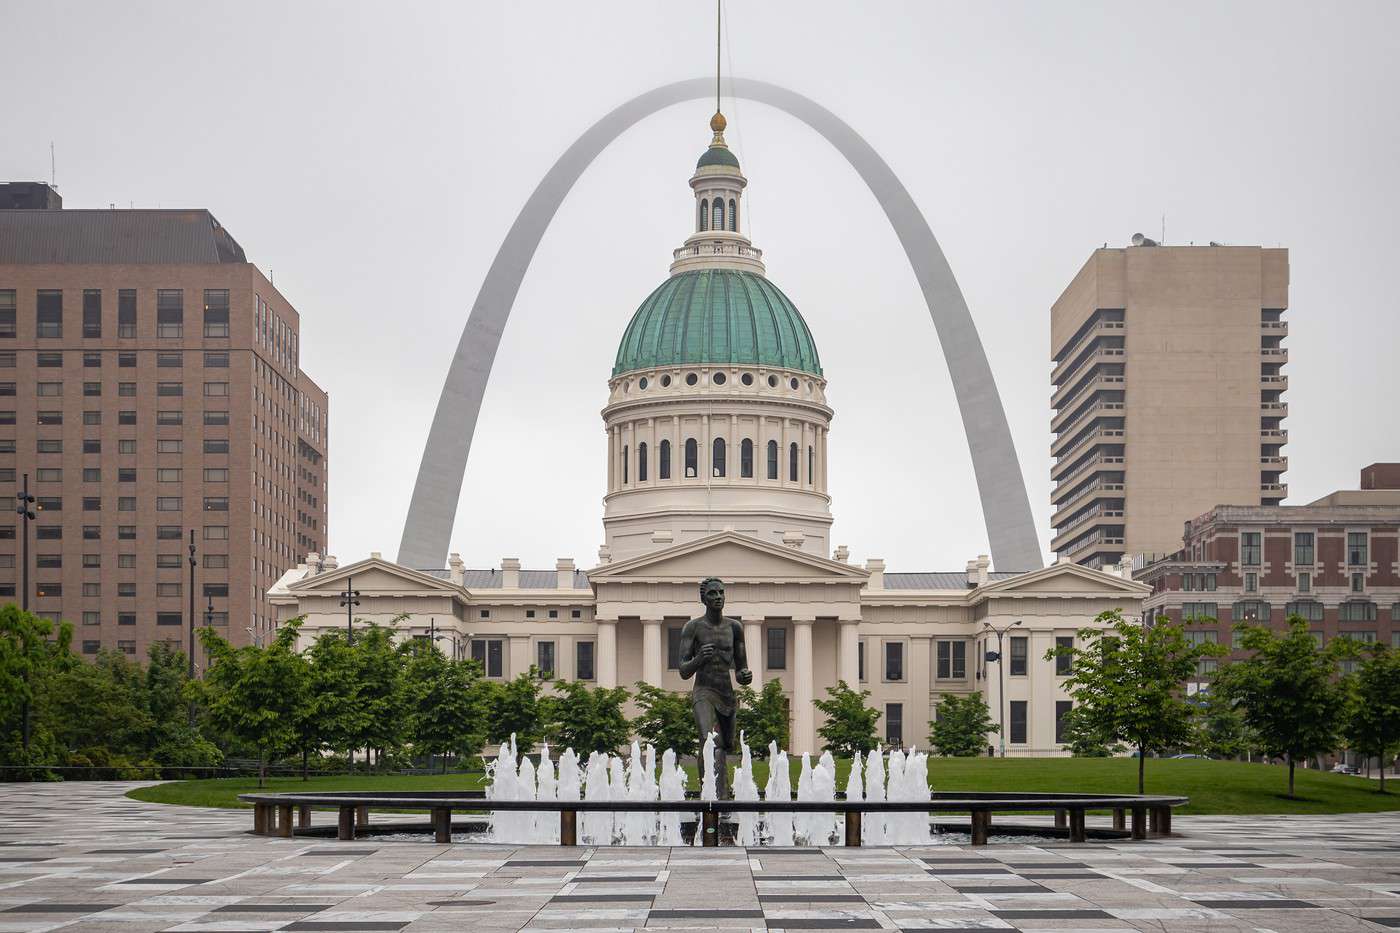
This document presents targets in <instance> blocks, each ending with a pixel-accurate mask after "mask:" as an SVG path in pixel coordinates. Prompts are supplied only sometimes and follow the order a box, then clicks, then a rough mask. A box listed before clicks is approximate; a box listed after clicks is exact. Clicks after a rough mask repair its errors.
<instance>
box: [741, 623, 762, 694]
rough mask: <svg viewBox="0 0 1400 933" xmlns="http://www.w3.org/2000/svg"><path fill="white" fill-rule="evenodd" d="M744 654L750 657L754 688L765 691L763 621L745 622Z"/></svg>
mask: <svg viewBox="0 0 1400 933" xmlns="http://www.w3.org/2000/svg"><path fill="white" fill-rule="evenodd" d="M744 653H745V654H747V655H748V656H749V670H751V671H753V688H754V689H755V690H762V689H763V621H762V620H761V619H745V620H744Z"/></svg>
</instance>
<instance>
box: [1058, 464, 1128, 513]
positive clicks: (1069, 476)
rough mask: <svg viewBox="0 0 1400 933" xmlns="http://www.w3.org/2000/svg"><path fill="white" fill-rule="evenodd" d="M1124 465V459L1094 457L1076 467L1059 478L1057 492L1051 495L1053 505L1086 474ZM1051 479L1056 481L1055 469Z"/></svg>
mask: <svg viewBox="0 0 1400 933" xmlns="http://www.w3.org/2000/svg"><path fill="white" fill-rule="evenodd" d="M1122 465H1123V458H1122V457H1094V458H1092V459H1090V460H1086V461H1085V462H1084V463H1082V464H1080V465H1079V466H1077V467H1075V468H1074V470H1073V471H1072V472H1070V473H1066V474H1065V475H1064V476H1062V477H1059V478H1058V480H1057V481H1056V484H1055V491H1054V492H1052V493H1051V494H1050V502H1051V504H1054V503H1055V502H1056V501H1058V500H1057V499H1056V497H1057V496H1061V495H1063V494H1064V493H1065V492H1066V491H1067V490H1068V489H1069V486H1070V483H1072V482H1073V481H1074V480H1076V479H1078V478H1079V477H1080V476H1081V475H1083V474H1084V473H1087V472H1089V471H1090V470H1102V469H1106V468H1108V467H1112V466H1120V467H1121V466H1122ZM1050 478H1051V479H1056V477H1055V471H1054V469H1053V468H1052V469H1051V470H1050Z"/></svg>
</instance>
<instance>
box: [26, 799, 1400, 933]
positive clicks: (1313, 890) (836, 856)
mask: <svg viewBox="0 0 1400 933" xmlns="http://www.w3.org/2000/svg"><path fill="white" fill-rule="evenodd" d="M132 786H134V785H131V784H119V783H75V784H45V785H14V784H9V785H0V933H10V931H15V933H18V931H46V930H57V929H66V930H71V931H74V933H98V931H119V933H143V931H152V933H155V931H172V933H203V931H209V933H238V931H255V933H264V931H272V930H287V931H292V933H297V931H306V933H381V931H382V933H392V931H403V933H424V931H439V930H442V931H446V930H464V929H465V930H472V929H481V930H516V929H525V930H574V929H583V930H602V929H615V930H631V929H648V930H650V929H668V928H670V929H741V930H747V929H755V930H764V929H767V930H781V929H787V930H826V929H831V930H851V929H871V930H874V929H886V930H944V931H948V930H989V929H1001V930H1056V931H1066V930H1096V931H1104V930H1157V931H1173V930H1191V931H1212V933H1213V931H1235V930H1239V931H1261V930H1275V931H1279V933H1285V931H1296V930H1308V931H1330V930H1372V931H1374V930H1382V929H1386V928H1395V929H1400V815H1396V814H1385V815H1382V814H1359V815H1355V816H1352V815H1344V816H1329V817H1235V818H1227V817H1177V818H1176V820H1175V821H1174V822H1175V826H1174V828H1175V829H1176V830H1177V832H1178V833H1179V836H1178V837H1176V838H1172V839H1169V840H1149V841H1146V842H1129V841H1124V842H1113V843H1105V842H1090V843H1086V844H1081V845H1070V844H1069V843H1061V842H1046V843H1044V844H1038V845H1034V846H1026V845H1015V846H1011V845H993V846H988V847H985V848H979V849H972V848H969V847H961V846H936V847H923V848H907V849H906V848H901V849H877V848H861V849H841V848H831V849H789V850H774V849H755V850H747V851H745V850H743V849H709V850H695V849H621V848H613V849H594V848H582V847H581V848H572V849H564V848H559V847H538V846H536V847H514V846H486V845H435V844H433V843H432V842H431V841H429V839H428V837H426V836H424V837H423V839H422V840H421V841H414V842H387V841H383V840H378V839H375V838H374V837H370V838H366V839H359V840H356V841H354V842H337V841H335V840H334V839H307V838H299V839H276V838H264V837H255V836H252V835H249V834H248V833H247V830H248V829H249V828H250V827H251V824H252V817H251V814H250V812H249V811H228V810H201V809H192V808H183V807H170V806H162V805H159V804H147V803H140V802H137V801H134V800H129V799H127V798H125V797H124V796H122V795H123V793H124V792H125V791H126V790H127V789H129V788H130V787H132ZM317 816H318V821H320V820H329V819H331V818H332V815H331V814H318V815H317Z"/></svg>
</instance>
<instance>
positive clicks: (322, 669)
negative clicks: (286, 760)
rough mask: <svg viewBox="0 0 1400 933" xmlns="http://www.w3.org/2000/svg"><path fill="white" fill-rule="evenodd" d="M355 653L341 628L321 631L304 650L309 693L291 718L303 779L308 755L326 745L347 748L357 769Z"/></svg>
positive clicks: (350, 766) (294, 745) (357, 714)
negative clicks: (355, 750)
mask: <svg viewBox="0 0 1400 933" xmlns="http://www.w3.org/2000/svg"><path fill="white" fill-rule="evenodd" d="M354 655H355V652H354V648H353V647H352V646H351V644H350V643H349V642H347V641H346V638H345V635H344V633H343V632H341V631H339V630H338V629H336V630H332V631H326V632H322V633H321V634H320V636H318V637H317V638H316V640H315V641H314V642H313V643H312V644H311V645H310V646H309V647H308V648H307V649H306V651H305V652H303V657H304V658H305V659H306V662H307V671H306V676H307V681H308V688H307V695H306V701H305V702H304V703H303V704H302V705H301V706H300V707H298V708H297V711H296V714H295V715H294V717H293V721H292V727H293V731H294V736H293V741H292V750H293V751H296V752H299V753H300V754H301V760H302V778H303V779H305V778H306V777H307V771H308V763H309V762H308V759H309V757H310V756H311V755H313V754H317V753H319V752H320V750H321V749H323V748H333V749H336V750H337V751H344V752H345V754H346V761H347V766H348V767H349V768H350V770H351V771H352V772H353V771H354V770H355V754H354V749H355V744H354V743H355V742H356V740H357V738H358V734H359V733H358V728H357V726H356V720H357V719H358V717H359V713H358V711H357V697H358V695H359V685H358V684H357V682H356V680H355V673H354V671H355V658H354Z"/></svg>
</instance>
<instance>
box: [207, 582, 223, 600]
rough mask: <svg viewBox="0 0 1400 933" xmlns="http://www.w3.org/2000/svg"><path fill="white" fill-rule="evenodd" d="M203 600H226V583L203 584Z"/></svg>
mask: <svg viewBox="0 0 1400 933" xmlns="http://www.w3.org/2000/svg"><path fill="white" fill-rule="evenodd" d="M204 596H205V598H206V599H207V598H211V597H212V598H214V599H228V584H227V583H206V584H204Z"/></svg>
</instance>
